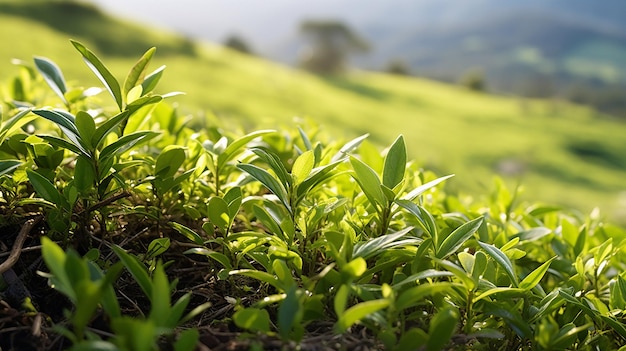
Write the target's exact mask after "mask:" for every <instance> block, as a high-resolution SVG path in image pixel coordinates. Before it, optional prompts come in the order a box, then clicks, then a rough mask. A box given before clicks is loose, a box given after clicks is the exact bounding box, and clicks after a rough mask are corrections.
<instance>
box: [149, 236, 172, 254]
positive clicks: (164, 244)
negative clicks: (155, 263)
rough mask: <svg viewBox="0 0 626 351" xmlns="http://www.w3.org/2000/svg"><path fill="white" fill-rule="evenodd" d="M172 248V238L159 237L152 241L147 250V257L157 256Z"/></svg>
mask: <svg viewBox="0 0 626 351" xmlns="http://www.w3.org/2000/svg"><path fill="white" fill-rule="evenodd" d="M169 248H170V238H157V239H154V240H152V241H151V242H150V244H149V245H148V250H146V259H151V258H154V257H157V256H159V255H161V254H162V253H164V252H165V251H167V249H169Z"/></svg>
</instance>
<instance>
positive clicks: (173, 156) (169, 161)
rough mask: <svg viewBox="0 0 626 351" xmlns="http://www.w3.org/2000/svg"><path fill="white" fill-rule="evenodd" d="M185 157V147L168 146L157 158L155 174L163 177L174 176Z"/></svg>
mask: <svg viewBox="0 0 626 351" xmlns="http://www.w3.org/2000/svg"><path fill="white" fill-rule="evenodd" d="M185 159H186V155H185V148H183V147H182V146H178V145H168V146H166V147H165V148H164V149H163V150H162V151H161V153H160V154H159V156H158V157H157V159H156V166H155V167H154V175H155V176H156V177H161V178H168V177H172V176H174V174H176V172H178V168H180V166H181V165H182V164H183V162H185Z"/></svg>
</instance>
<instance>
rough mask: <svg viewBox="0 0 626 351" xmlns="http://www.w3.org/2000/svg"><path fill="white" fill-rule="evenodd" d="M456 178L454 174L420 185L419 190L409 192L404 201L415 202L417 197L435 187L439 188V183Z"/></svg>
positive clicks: (403, 198)
mask: <svg viewBox="0 0 626 351" xmlns="http://www.w3.org/2000/svg"><path fill="white" fill-rule="evenodd" d="M452 177H454V174H450V175H447V176H444V177H441V178H437V179H435V180H432V181H430V182H428V183H426V184H423V185H420V186H418V187H417V188H415V189H413V190H411V192H409V193H408V194H406V195H404V196H403V197H402V200H409V201H413V200H414V199H415V198H416V197H418V196H420V195H422V194H423V193H424V192H425V191H426V190H428V189H430V188H433V187H435V186H437V185H438V184H439V183H441V182H443V181H445V180H447V179H449V178H452Z"/></svg>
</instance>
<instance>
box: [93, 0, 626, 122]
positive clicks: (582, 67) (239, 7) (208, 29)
mask: <svg viewBox="0 0 626 351" xmlns="http://www.w3.org/2000/svg"><path fill="white" fill-rule="evenodd" d="M94 2H95V3H97V4H99V5H101V6H102V7H104V8H105V9H107V10H108V11H110V12H112V13H115V14H118V15H121V16H124V17H126V18H131V19H136V20H140V21H143V22H145V23H150V24H152V25H157V26H161V27H166V28H170V29H173V30H175V31H177V32H179V33H183V34H185V35H187V36H189V37H191V38H194V39H201V40H208V41H212V42H216V43H228V42H229V41H230V42H231V43H233V42H234V40H235V41H236V39H239V41H240V42H241V43H243V45H245V47H246V48H247V49H248V50H252V51H254V52H255V53H256V54H258V55H261V56H263V57H266V58H269V59H272V60H276V61H279V62H284V63H287V64H292V65H294V64H297V63H298V62H299V60H300V59H301V58H302V55H303V51H304V49H303V40H302V35H301V34H302V33H301V31H300V30H299V29H300V26H301V24H302V23H303V22H305V21H307V20H326V21H328V20H333V21H336V22H339V23H342V24H344V25H346V26H347V27H348V28H350V29H351V31H353V33H354V34H355V35H358V36H360V37H361V38H363V39H364V40H365V41H366V42H367V43H368V44H369V50H367V51H366V52H363V53H360V55H358V56H355V57H352V58H351V61H350V62H351V64H353V65H355V66H357V67H361V68H364V69H368V70H396V71H400V72H402V71H403V72H406V73H412V74H415V75H420V76H424V77H430V78H434V79H438V80H443V81H448V82H457V81H459V80H461V79H464V78H465V79H467V78H468V76H471V75H474V76H482V79H484V83H485V86H484V88H485V89H488V90H489V91H494V92H501V93H512V94H519V95H524V96H532V97H553V96H559V97H563V98H567V99H569V100H573V101H577V102H583V103H589V104H593V105H594V106H597V107H598V108H600V109H601V110H603V111H607V112H613V113H624V112H626V102H625V99H624V97H623V95H624V94H623V93H624V90H623V88H624V84H625V83H626V69H624V66H625V62H626V20H625V19H626V3H624V1H620V0H602V1H588V0H526V1H524V0H466V1H455V0H387V1H371V0H370V1H367V0H366V1H363V0H341V1H336V0H319V1H306V2H303V1H294V0H265V1H263V2H262V3H259V2H258V1H254V0H235V1H223V0H222V1H215V0H213V1H197V0H178V1H175V2H174V1H158V0H157V1H147V0H138V1H124V0H94ZM476 78H480V77H476Z"/></svg>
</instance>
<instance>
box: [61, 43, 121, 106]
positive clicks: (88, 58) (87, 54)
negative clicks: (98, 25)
mask: <svg viewBox="0 0 626 351" xmlns="http://www.w3.org/2000/svg"><path fill="white" fill-rule="evenodd" d="M70 41H71V42H72V45H74V47H75V48H76V50H78V52H80V54H81V55H82V56H83V59H84V61H85V63H86V64H87V66H88V67H89V68H90V69H91V70H92V71H93V73H95V74H96V76H97V77H98V79H100V81H101V82H102V84H104V86H105V87H106V88H107V90H108V91H109V93H111V96H113V99H115V102H116V103H117V106H118V107H119V109H120V111H122V105H123V103H124V102H123V101H124V100H123V98H122V91H121V90H120V84H119V83H118V82H117V80H116V79H115V77H113V75H112V74H111V72H109V70H108V69H107V68H106V66H104V64H103V63H102V62H101V61H100V59H99V58H98V57H97V56H96V55H95V54H94V53H93V52H91V51H90V50H89V49H87V48H86V47H85V46H84V45H83V44H81V43H79V42H77V41H75V40H70Z"/></svg>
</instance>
